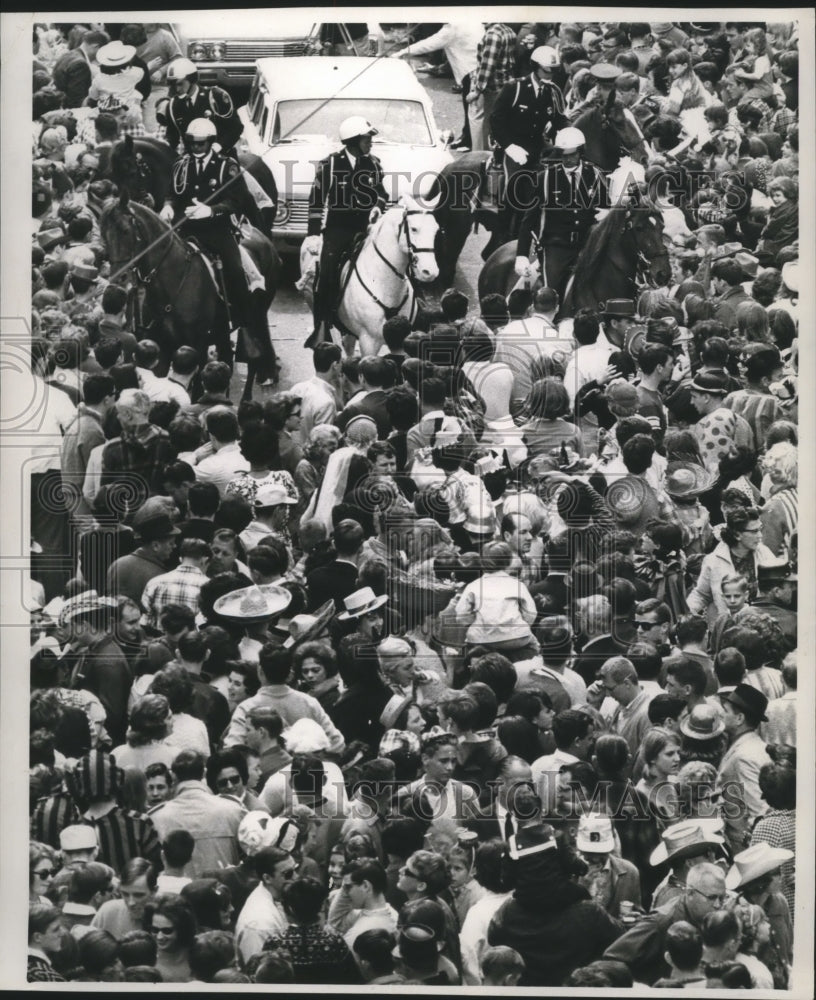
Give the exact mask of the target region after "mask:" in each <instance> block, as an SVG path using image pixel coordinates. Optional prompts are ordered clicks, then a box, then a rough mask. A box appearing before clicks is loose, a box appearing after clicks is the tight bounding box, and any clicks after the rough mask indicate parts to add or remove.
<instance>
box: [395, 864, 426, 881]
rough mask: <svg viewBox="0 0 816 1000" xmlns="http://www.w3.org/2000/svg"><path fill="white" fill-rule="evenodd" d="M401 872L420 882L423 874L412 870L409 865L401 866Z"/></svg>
mask: <svg viewBox="0 0 816 1000" xmlns="http://www.w3.org/2000/svg"><path fill="white" fill-rule="evenodd" d="M400 874H402V875H407V876H408V877H409V878H413V879H416V881H417V882H420V881H421V880H422V876H421V875H417V873H416V872H412V871H411V869H410V868H408V867H405V868H400Z"/></svg>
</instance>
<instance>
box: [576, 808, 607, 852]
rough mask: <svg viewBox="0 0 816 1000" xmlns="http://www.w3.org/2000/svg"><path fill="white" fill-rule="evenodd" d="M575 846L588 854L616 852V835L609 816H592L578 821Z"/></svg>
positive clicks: (583, 817) (582, 817)
mask: <svg viewBox="0 0 816 1000" xmlns="http://www.w3.org/2000/svg"><path fill="white" fill-rule="evenodd" d="M575 846H576V847H577V848H578V850H579V851H585V852H586V853H587V854H609V853H610V851H614V850H615V834H614V833H613V832H612V820H611V819H610V818H609V817H608V816H599V815H595V814H590V815H588V816H581V818H580V819H579V820H578V836H577V837H576V840H575Z"/></svg>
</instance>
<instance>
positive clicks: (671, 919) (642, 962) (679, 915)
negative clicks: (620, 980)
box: [603, 894, 697, 986]
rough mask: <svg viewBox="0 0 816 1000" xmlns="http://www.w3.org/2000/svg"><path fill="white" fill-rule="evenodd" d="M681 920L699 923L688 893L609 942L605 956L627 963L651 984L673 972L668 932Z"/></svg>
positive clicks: (639, 980) (647, 915) (636, 974)
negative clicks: (666, 954) (668, 959)
mask: <svg viewBox="0 0 816 1000" xmlns="http://www.w3.org/2000/svg"><path fill="white" fill-rule="evenodd" d="M678 920H686V921H688V923H690V924H692V925H693V926H695V927H696V926H697V925H696V923H695V922H694V921H693V920H692V919H691V917H690V915H689V912H688V907H687V906H686V897H685V894H683V895H682V896H675V897H674V899H670V900H669V901H668V903H664V904H663V906H659V907H658V908H657V909H656V910H654V912H652V913H647V914H646V915H645V916H644V917H641V919H640V920H638V922H637V923H636V924H635V925H634V926H633V927H631V928H630V929H629V930H628V931H626V933H625V934H623V935H622V936H620V937H619V938H618V939H617V940H616V941H613V942H611V943H610V944H609V946H608V947H607V949H606V951H605V952H604V955H603V957H604V958H606V959H610V960H612V961H615V962H625V963H626V964H627V965H628V966H629V968H630V969H631V971H632V975H633V976H634V977H635V980H636V981H637V982H639V983H646V984H647V985H648V986H651V985H652V983H654V982H655V981H656V980H658V979H660V978H661V977H662V976H667V975H668V974H669V972H670V971H671V970H670V969H669V966H668V964H667V962H666V960H665V958H664V957H663V954H664V952H665V951H666V933H667V931H668V929H669V928H670V927H671V925H672V924H674V923H676V922H677V921H678Z"/></svg>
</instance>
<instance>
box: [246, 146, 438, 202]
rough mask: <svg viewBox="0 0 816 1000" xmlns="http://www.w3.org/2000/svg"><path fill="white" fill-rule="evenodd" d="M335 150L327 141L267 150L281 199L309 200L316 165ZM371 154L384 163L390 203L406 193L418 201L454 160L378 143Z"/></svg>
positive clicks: (432, 149)
mask: <svg viewBox="0 0 816 1000" xmlns="http://www.w3.org/2000/svg"><path fill="white" fill-rule="evenodd" d="M336 149H337V143H336V142H328V141H322V142H293V143H283V144H281V145H279V146H273V147H272V148H270V149H268V150H267V151H266V152H265V153H264V154H263V159H264V162H265V163H266V164H267V166H268V167H269V168H270V170H271V171H272V173H273V174H274V176H275V183H276V184H277V187H278V194H279V196H280V197H281V198H282V199H286V200H291V199H293V198H294V199H306V198H308V197H309V191H310V190H311V187H312V183H313V182H314V178H315V169H316V166H317V164H318V163H319V162H320V160H322V159H324V158H325V157H327V156H328V155H329V154H330V153H332V152H334V151H335V150H336ZM372 152H373V154H374V155H375V156H377V157H379V159H380V161H381V163H382V166H383V172H384V174H385V181H384V184H385V190H386V192H387V194H388V198H389V201H397V199H398V198H399V196H400V194H401V193H402V192H403V191H406V190H407V191H408V192H409V193H410V194H413V195H414V196H416V197H418V196H421V195H425V194H426V193H427V192H428V189H429V188H430V186H431V183H432V182H433V180H434V178H435V176H436V175H437V174H438V173H439V172H440V171H441V170H442V168H443V167H445V166H446V165H447V164H448V163H450V162H451V161H452V159H453V157H452V156H451V154H450V153H449V152H448V150H447V149H444V148H443V147H442V146H407V145H406V146H402V145H400V146H388V145H383V144H380V143H375V144H374V148H373V149H372Z"/></svg>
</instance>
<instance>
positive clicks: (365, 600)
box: [337, 587, 388, 622]
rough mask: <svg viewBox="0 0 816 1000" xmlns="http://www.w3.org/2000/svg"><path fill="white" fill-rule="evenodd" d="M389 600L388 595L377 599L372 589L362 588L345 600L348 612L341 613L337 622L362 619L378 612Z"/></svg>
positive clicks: (382, 595)
mask: <svg viewBox="0 0 816 1000" xmlns="http://www.w3.org/2000/svg"><path fill="white" fill-rule="evenodd" d="M387 600H388V595H387V594H381V595H380V596H379V597H377V596H376V595H375V594H374V591H373V590H372V589H371V587H361V588H360V590H355V591H354V593H353V594H349V596H348V597H344V598H343V604H345V606H346V610H345V611H341V612H340V614H339V615H338V616H337V620H338V621H341V622H347V621H350V620H351V619H352V618H362V617H363V615H367V614H368V613H369V611H376V610H377V608H381V607H382V606H383V604H385V603H386V601H387Z"/></svg>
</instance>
